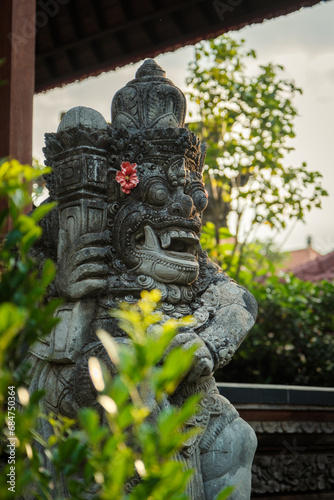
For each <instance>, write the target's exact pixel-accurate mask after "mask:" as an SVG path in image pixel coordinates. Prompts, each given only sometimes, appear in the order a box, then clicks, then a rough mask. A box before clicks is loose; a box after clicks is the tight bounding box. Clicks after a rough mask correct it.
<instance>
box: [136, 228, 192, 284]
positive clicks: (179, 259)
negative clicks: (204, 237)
mask: <svg viewBox="0 0 334 500" xmlns="http://www.w3.org/2000/svg"><path fill="white" fill-rule="evenodd" d="M135 241H136V245H135V249H134V252H133V253H134V254H135V255H136V257H137V258H138V260H139V264H138V266H137V272H140V273H142V274H146V275H149V276H152V277H153V278H155V279H157V280H158V281H162V282H163V283H180V284H185V285H186V284H190V283H192V282H193V281H194V280H195V279H196V278H197V276H198V271H199V264H198V260H197V256H198V254H199V253H201V251H202V248H201V245H200V242H199V239H198V236H197V235H196V234H195V233H194V232H193V231H189V230H181V229H177V228H171V229H169V228H168V229H167V228H165V229H158V230H157V231H154V229H153V228H152V227H151V226H149V225H145V226H144V228H143V230H142V231H140V232H138V234H137V235H136V238H135Z"/></svg>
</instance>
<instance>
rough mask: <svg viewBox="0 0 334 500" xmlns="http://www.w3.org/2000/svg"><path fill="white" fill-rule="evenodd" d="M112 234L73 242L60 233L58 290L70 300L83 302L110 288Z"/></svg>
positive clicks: (63, 232)
mask: <svg viewBox="0 0 334 500" xmlns="http://www.w3.org/2000/svg"><path fill="white" fill-rule="evenodd" d="M108 238H109V232H108V231H105V232H104V233H88V234H84V235H83V236H80V237H79V238H77V239H76V240H75V241H74V242H69V235H68V233H67V231H64V230H62V229H61V230H60V232H59V244H58V261H57V278H56V287H57V291H58V293H59V295H60V296H61V297H64V298H66V299H72V300H73V299H81V298H84V297H88V296H89V295H91V294H93V293H95V292H97V291H98V290H102V289H104V288H106V287H107V277H108V269H109V267H108V264H107V257H108V254H109V248H108Z"/></svg>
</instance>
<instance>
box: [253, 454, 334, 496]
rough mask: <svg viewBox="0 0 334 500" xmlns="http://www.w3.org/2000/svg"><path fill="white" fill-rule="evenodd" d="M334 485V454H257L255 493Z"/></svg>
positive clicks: (323, 487) (255, 461)
mask: <svg viewBox="0 0 334 500" xmlns="http://www.w3.org/2000/svg"><path fill="white" fill-rule="evenodd" d="M333 489H334V455H327V454H323V453H320V454H301V453H298V454H296V455H294V454H292V455H291V454H290V455H288V454H280V455H278V456H255V459H254V463H253V467H252V490H253V492H254V493H259V494H260V493H262V494H263V493H280V492H285V491H286V492H295V491H299V492H303V491H322V490H333Z"/></svg>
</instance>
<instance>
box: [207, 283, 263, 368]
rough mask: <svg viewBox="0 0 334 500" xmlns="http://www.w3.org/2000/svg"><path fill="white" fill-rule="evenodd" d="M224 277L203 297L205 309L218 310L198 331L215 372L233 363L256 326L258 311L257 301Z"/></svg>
mask: <svg viewBox="0 0 334 500" xmlns="http://www.w3.org/2000/svg"><path fill="white" fill-rule="evenodd" d="M222 276H223V275H221V276H218V278H217V279H216V282H215V283H213V284H212V285H210V287H209V288H208V289H207V291H206V292H205V293H204V294H203V295H202V303H203V307H205V306H207V307H209V308H210V307H211V309H213V308H214V309H215V312H214V314H213V317H212V319H211V320H209V321H208V322H207V323H206V324H205V325H203V328H202V329H199V331H198V335H199V336H200V338H201V339H202V340H203V342H204V343H205V345H206V346H207V348H208V349H209V351H210V353H211V356H212V359H213V362H214V370H217V369H218V368H221V367H223V366H224V365H226V364H227V363H229V361H230V360H231V358H232V356H233V355H234V353H235V351H236V350H237V349H238V347H239V345H240V344H241V342H242V341H243V340H244V338H245V337H246V335H247V334H248V332H249V331H250V329H251V328H252V327H253V325H254V323H255V320H256V316H257V310H258V308H257V303H256V300H255V299H254V297H253V295H252V294H251V293H250V292H249V291H248V290H246V289H245V288H244V287H242V286H240V285H237V284H236V283H235V282H234V281H232V280H230V279H227V278H226V277H225V279H223V278H222ZM213 302H215V305H214V306H213V305H212V303H213Z"/></svg>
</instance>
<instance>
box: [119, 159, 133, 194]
mask: <svg viewBox="0 0 334 500" xmlns="http://www.w3.org/2000/svg"><path fill="white" fill-rule="evenodd" d="M116 181H117V182H119V184H120V185H121V188H122V191H123V193H125V194H130V192H131V190H132V189H133V188H135V187H136V186H137V184H138V182H139V179H138V177H137V164H136V163H129V162H128V161H123V163H122V165H121V171H120V172H117V174H116Z"/></svg>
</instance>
